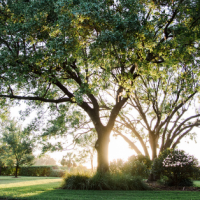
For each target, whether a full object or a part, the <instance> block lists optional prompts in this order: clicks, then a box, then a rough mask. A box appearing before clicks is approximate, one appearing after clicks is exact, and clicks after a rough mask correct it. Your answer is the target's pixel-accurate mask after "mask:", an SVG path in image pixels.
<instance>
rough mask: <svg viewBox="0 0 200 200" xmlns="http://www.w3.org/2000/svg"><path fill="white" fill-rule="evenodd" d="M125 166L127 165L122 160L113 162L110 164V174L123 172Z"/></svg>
mask: <svg viewBox="0 0 200 200" xmlns="http://www.w3.org/2000/svg"><path fill="white" fill-rule="evenodd" d="M124 165H125V163H124V161H123V160H122V159H117V160H113V161H112V162H110V172H111V173H117V172H123V170H124Z"/></svg>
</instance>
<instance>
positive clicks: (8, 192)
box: [0, 176, 200, 200]
mask: <svg viewBox="0 0 200 200" xmlns="http://www.w3.org/2000/svg"><path fill="white" fill-rule="evenodd" d="M61 184H62V179H61V178H52V177H51V178H49V177H20V178H12V177H8V176H0V199H3V198H4V199H7V200H9V199H18V200H19V199H22V200H33V199H35V200H36V199H37V200H45V199H48V200H54V199H55V200H78V199H83V200H102V199H103V200H112V199H113V200H114V199H116V200H136V199H139V200H140V199H141V200H145V199H146V200H147V199H148V200H149V199H152V200H154V199H170V200H171V199H172V200H174V199H180V200H183V199H186V200H194V199H195V200H197V199H198V200H199V199H200V192H189V191H85V190H62V189H58V188H59V187H60V185H61ZM195 185H196V186H199V187H200V181H195Z"/></svg>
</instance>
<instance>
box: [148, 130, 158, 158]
mask: <svg viewBox="0 0 200 200" xmlns="http://www.w3.org/2000/svg"><path fill="white" fill-rule="evenodd" d="M149 142H150V146H151V151H152V160H154V159H155V158H157V146H158V137H157V136H156V135H155V134H154V133H149Z"/></svg>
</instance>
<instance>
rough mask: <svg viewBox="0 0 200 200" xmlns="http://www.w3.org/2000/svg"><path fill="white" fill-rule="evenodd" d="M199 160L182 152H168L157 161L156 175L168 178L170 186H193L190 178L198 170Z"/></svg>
mask: <svg viewBox="0 0 200 200" xmlns="http://www.w3.org/2000/svg"><path fill="white" fill-rule="evenodd" d="M197 164H198V163H197V160H196V159H195V158H194V157H193V156H190V155H188V154H186V153H185V152H184V151H182V150H173V149H171V150H167V151H166V152H163V154H162V155H161V156H159V158H158V159H157V160H156V161H155V163H154V165H153V171H154V173H157V175H158V174H159V175H161V176H166V177H167V178H168V180H167V181H166V184H167V185H169V186H192V185H193V183H192V181H191V180H190V178H191V177H192V176H193V173H194V172H195V170H196V166H197Z"/></svg>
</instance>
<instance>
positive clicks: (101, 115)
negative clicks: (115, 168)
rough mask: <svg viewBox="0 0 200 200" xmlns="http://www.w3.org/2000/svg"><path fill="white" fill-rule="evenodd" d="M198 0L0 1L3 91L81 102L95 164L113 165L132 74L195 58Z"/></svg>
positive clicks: (59, 102) (52, 101) (35, 100)
mask: <svg viewBox="0 0 200 200" xmlns="http://www.w3.org/2000/svg"><path fill="white" fill-rule="evenodd" d="M199 7H200V2H199V0H194V1H189V0H174V1H171V0H168V1H151V0H148V1H142V0H141V1H136V0H119V1H110V0H98V1H97V0H87V1H86V0H76V1H75V0H73V1H72V0H40V1H33V0H29V1H25V0H12V1H10V0H9V1H7V0H2V1H1V3H0V13H1V15H0V79H1V81H0V84H1V90H0V97H1V98H2V100H4V102H5V98H6V99H16V100H25V101H27V102H28V103H29V105H30V104H31V101H32V104H35V105H36V106H40V105H43V104H44V103H47V104H48V106H47V107H49V108H50V109H51V108H53V107H54V106H53V105H55V106H56V107H57V108H58V111H59V110H60V108H62V109H61V110H63V109H64V108H65V107H66V108H67V107H68V106H69V105H70V104H73V105H74V106H77V107H79V108H81V109H82V110H83V111H85V113H86V114H87V115H88V117H89V118H90V119H91V121H92V123H93V126H94V128H95V129H96V132H97V136H98V139H97V141H96V145H95V147H96V150H97V154H98V159H97V160H98V171H100V172H105V171H108V170H109V166H108V145H109V137H110V133H111V131H112V129H113V126H114V124H115V120H116V117H117V116H118V114H119V112H120V110H121V109H122V107H123V106H125V104H126V102H127V100H128V99H129V97H130V92H131V90H134V86H135V85H136V84H137V82H135V80H137V78H138V77H139V76H140V75H144V74H151V73H152V71H153V68H154V67H155V66H156V67H159V66H160V65H162V66H163V67H166V68H168V67H172V66H174V70H176V66H177V65H178V64H179V62H180V58H181V59H182V60H184V61H187V63H188V64H189V63H190V62H192V61H193V56H192V54H195V53H197V51H198V48H199V46H198V43H199V36H200V33H199ZM109 95H112V96H113V95H115V101H113V100H111V99H109Z"/></svg>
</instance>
